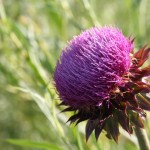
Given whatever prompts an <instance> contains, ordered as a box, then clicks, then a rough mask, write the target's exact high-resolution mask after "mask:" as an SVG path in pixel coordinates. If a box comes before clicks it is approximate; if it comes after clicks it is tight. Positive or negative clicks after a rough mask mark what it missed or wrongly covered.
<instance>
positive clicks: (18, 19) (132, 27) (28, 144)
mask: <svg viewBox="0 0 150 150" xmlns="http://www.w3.org/2000/svg"><path fill="white" fill-rule="evenodd" d="M149 8H150V0H132V1H131V0H122V1H121V0H107V1H106V0H0V147H1V149H4V150H5V149H7V150H28V149H32V150H37V149H46V150H105V149H107V150H127V149H128V150H132V149H133V150H135V149H137V148H138V146H137V140H136V138H135V136H134V135H132V136H129V135H128V134H126V133H125V132H124V131H121V133H122V135H120V137H119V143H118V145H117V144H116V143H114V142H113V141H110V140H108V139H106V137H105V133H102V134H101V136H100V138H99V140H98V142H96V140H95V138H94V135H92V137H91V138H90V139H89V141H88V143H86V142H85V138H84V134H85V133H84V126H85V123H84V122H83V123H81V124H80V125H78V126H77V127H75V126H74V125H71V126H69V125H68V124H66V123H65V122H66V121H67V118H68V113H65V114H64V113H63V114H62V113H60V111H61V109H62V108H60V107H58V103H59V99H58V96H57V93H56V91H55V87H54V86H53V79H52V78H53V72H54V68H55V64H56V62H57V59H58V58H59V55H60V53H61V50H62V49H63V48H64V47H65V45H66V44H67V41H69V40H70V39H71V38H72V37H73V36H74V35H77V34H79V33H80V32H81V31H82V30H84V29H87V28H90V27H92V26H104V25H114V26H118V27H119V28H121V29H122V31H123V33H124V34H125V35H126V36H130V35H132V36H133V37H136V45H135V47H136V48H140V47H141V46H142V45H144V44H147V43H148V44H149V46H150V11H149ZM147 116H148V117H147V120H148V119H150V115H149V114H148V113H147ZM147 120H146V121H145V127H146V130H147V132H148V135H149V138H150V132H149V131H150V123H149V122H148V121H147Z"/></svg>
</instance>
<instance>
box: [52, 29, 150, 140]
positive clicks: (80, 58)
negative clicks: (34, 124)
mask: <svg viewBox="0 0 150 150" xmlns="http://www.w3.org/2000/svg"><path fill="white" fill-rule="evenodd" d="M149 51H150V48H146V47H145V46H144V47H143V48H141V49H140V50H139V51H138V52H135V53H134V40H133V39H131V38H126V37H125V36H124V35H123V34H122V32H121V31H120V30H119V29H117V28H114V27H103V28H99V27H94V28H91V29H89V30H86V31H84V32H82V33H81V34H80V35H79V36H76V37H74V38H73V39H72V40H71V41H70V42H69V44H68V46H67V47H66V48H65V50H64V51H63V52H62V55H61V57H60V60H59V61H58V63H57V65H56V69H55V73H54V81H55V86H56V89H57V91H58V94H59V97H60V100H61V101H62V102H61V105H65V106H67V108H66V109H64V110H63V111H74V112H75V114H74V115H73V116H71V117H70V118H69V120H68V121H70V122H71V123H73V122H76V124H78V123H80V122H81V121H84V120H88V121H87V124H86V140H88V138H89V136H90V135H91V133H92V132H93V131H95V137H96V139H98V137H99V135H100V133H101V131H102V130H105V131H106V136H107V137H108V138H110V139H111V138H113V139H114V140H115V141H116V142H117V141H118V135H119V124H120V125H121V126H122V128H123V129H124V130H126V131H127V132H128V133H129V134H132V132H133V127H134V126H138V127H140V128H143V127H144V125H143V118H145V117H146V114H145V112H144V110H148V111H150V101H149V100H148V99H147V98H146V95H145V94H146V93H148V92H150V84H149V83H148V81H147V80H146V78H147V77H148V76H149V75H150V66H148V67H146V68H141V66H142V65H143V64H144V62H145V61H146V60H147V59H148V58H149Z"/></svg>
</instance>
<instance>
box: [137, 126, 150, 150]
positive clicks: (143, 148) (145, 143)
mask: <svg viewBox="0 0 150 150" xmlns="http://www.w3.org/2000/svg"><path fill="white" fill-rule="evenodd" d="M134 131H135V134H136V136H137V139H138V143H139V147H140V150H150V144H149V140H148V137H147V133H146V131H145V130H144V129H141V128H139V127H135V129H134Z"/></svg>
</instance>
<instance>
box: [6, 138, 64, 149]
mask: <svg viewBox="0 0 150 150" xmlns="http://www.w3.org/2000/svg"><path fill="white" fill-rule="evenodd" d="M6 142H8V143H10V144H13V145H18V146H22V147H29V148H40V149H41V148H42V149H48V150H62V149H63V148H61V147H60V146H57V145H55V144H52V143H46V142H37V141H29V140H23V139H7V140H6Z"/></svg>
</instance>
